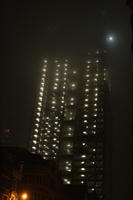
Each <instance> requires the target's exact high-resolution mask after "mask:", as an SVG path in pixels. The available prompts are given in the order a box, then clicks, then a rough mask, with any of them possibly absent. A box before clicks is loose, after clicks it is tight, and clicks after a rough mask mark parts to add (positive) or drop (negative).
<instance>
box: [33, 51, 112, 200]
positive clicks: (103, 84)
mask: <svg viewBox="0 0 133 200" xmlns="http://www.w3.org/2000/svg"><path fill="white" fill-rule="evenodd" d="M106 55H107V52H106V51H101V50H96V51H93V50H92V51H90V52H89V53H88V56H87V57H86V58H81V59H80V58H77V61H75V62H73V63H72V62H70V61H69V60H67V59H65V60H62V59H59V60H54V61H53V59H44V60H43V64H42V74H41V78H40V79H41V83H40V86H39V93H38V95H37V102H36V108H35V115H34V124H33V132H32V137H31V140H30V151H31V152H32V153H38V154H41V155H42V156H43V158H44V159H45V160H51V159H52V160H56V162H57V163H58V165H59V169H60V171H61V172H62V178H63V183H64V184H67V185H69V184H72V185H87V190H88V192H89V193H94V192H96V194H97V195H98V196H99V198H100V199H103V195H104V193H105V191H104V189H105V187H104V183H105V166H106V164H105V161H106V155H105V150H106V147H105V144H106V138H107V137H106V131H107V130H106V119H105V112H106V110H107V109H106V105H107V104H106V103H107V102H106V101H107V99H108V98H107V94H108V91H109V87H108V84H109V82H108V67H107V63H106ZM109 142H111V141H109ZM108 157H110V156H109V155H108Z"/></svg>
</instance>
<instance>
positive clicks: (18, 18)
mask: <svg viewBox="0 0 133 200" xmlns="http://www.w3.org/2000/svg"><path fill="white" fill-rule="evenodd" d="M27 2H28V3H27ZM27 2H26V1H25V2H24V1H3V39H2V40H3V52H4V54H3V55H4V56H3V65H2V78H3V84H2V86H3V90H2V115H1V118H2V125H1V128H2V129H3V128H9V129H10V132H11V134H12V137H13V139H14V143H15V144H16V145H19V146H24V147H26V146H27V143H28V137H29V133H30V131H31V125H32V116H33V106H34V103H35V96H36V89H37V84H38V82H39V73H40V67H41V65H40V63H41V59H42V57H43V56H49V55H50V56H51V55H52V56H53V55H62V56H64V55H66V57H67V56H68V57H69V56H72V55H74V56H76V55H80V54H81V53H86V54H87V51H88V49H89V48H92V47H93V46H94V47H96V46H98V47H99V46H100V47H101V46H106V48H107V49H108V51H109V70H110V75H111V79H112V92H111V103H112V113H113V134H112V138H113V200H115V199H117V200H118V199H121V200H124V199H126V200H128V199H129V193H131V191H130V189H131V187H130V186H131V185H130V178H129V177H131V175H130V173H131V171H132V170H131V141H132V139H133V137H132V134H133V133H131V126H132V122H133V107H132V102H133V95H132V93H133V88H132V85H133V68H132V63H133V61H132V59H133V58H132V54H131V51H130V43H131V29H130V19H129V16H130V12H129V9H128V8H127V7H126V5H125V1H124V0H123V1H122V0H112V1H111V0H108V1H107V0H89V1H88V3H85V2H83V1H79V3H78V2H76V1H75V3H69V1H65V3H63V1H61V2H60V3H59V1H54V2H56V3H46V1H36V3H33V2H32V1H27ZM31 2H32V3H31ZM108 34H113V35H114V36H115V37H116V41H115V43H114V44H107V42H106V40H105V38H106V35H108ZM128 183H129V184H128ZM126 195H127V196H126ZM127 197H128V198H127Z"/></svg>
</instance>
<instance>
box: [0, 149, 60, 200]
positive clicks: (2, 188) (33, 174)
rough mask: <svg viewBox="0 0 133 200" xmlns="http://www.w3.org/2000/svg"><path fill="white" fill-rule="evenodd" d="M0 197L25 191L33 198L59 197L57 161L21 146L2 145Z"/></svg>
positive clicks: (3, 197)
mask: <svg viewBox="0 0 133 200" xmlns="http://www.w3.org/2000/svg"><path fill="white" fill-rule="evenodd" d="M0 155H1V157H3V160H2V162H1V163H0V199H2V200H7V199H8V198H9V197H10V196H11V194H12V193H14V194H15V193H16V194H17V197H18V198H20V197H21V195H22V194H24V193H26V194H27V195H28V199H29V200H30V199H32V200H38V199H39V200H45V199H46V200H47V199H50V200H55V199H57V200H60V199H62V195H63V193H62V182H61V178H60V174H59V173H58V169H57V166H56V164H55V163H54V162H53V161H46V160H43V159H42V157H41V156H40V155H33V154H31V153H29V152H28V151H27V150H25V149H23V148H16V147H1V148H0Z"/></svg>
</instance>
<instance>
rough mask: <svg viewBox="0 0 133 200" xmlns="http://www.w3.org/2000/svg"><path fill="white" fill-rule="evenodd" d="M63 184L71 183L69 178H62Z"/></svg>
mask: <svg viewBox="0 0 133 200" xmlns="http://www.w3.org/2000/svg"><path fill="white" fill-rule="evenodd" d="M63 181H64V184H71V180H70V179H68V178H64V180H63Z"/></svg>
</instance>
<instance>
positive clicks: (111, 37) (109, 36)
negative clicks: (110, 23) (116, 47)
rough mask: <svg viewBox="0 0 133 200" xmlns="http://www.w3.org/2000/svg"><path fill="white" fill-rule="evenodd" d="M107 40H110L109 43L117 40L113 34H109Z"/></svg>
mask: <svg viewBox="0 0 133 200" xmlns="http://www.w3.org/2000/svg"><path fill="white" fill-rule="evenodd" d="M106 40H107V42H109V43H113V42H114V40H115V38H114V36H113V35H108V36H107V38H106Z"/></svg>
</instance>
